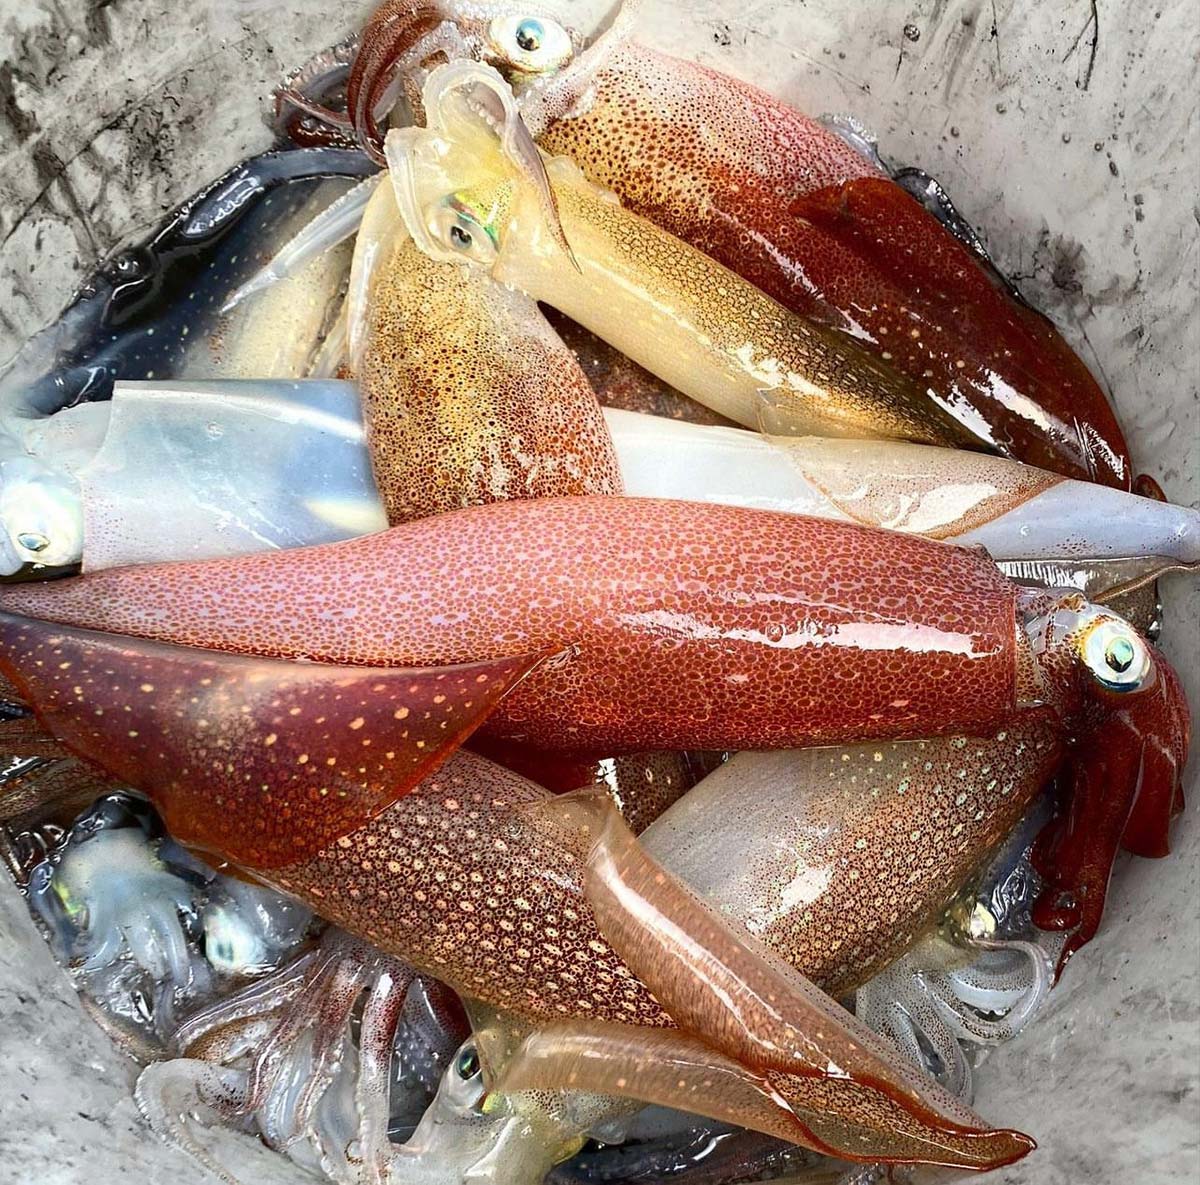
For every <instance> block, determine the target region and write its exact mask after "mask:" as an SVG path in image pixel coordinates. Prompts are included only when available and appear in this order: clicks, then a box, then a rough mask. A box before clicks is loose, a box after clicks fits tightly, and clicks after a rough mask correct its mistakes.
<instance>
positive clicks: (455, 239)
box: [450, 226, 472, 247]
mask: <svg viewBox="0 0 1200 1185" xmlns="http://www.w3.org/2000/svg"><path fill="white" fill-rule="evenodd" d="M450 241H451V242H452V243H453V244H454V245H455V246H456V247H469V246H470V245H471V242H472V240H471V232H470V231H466V230H463V228H462V227H461V226H452V227H451V228H450Z"/></svg>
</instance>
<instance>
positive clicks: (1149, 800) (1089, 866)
mask: <svg viewBox="0 0 1200 1185" xmlns="http://www.w3.org/2000/svg"><path fill="white" fill-rule="evenodd" d="M1027 607H1028V608H1029V610H1030V611H1029V612H1028V613H1027V614H1026V620H1025V628H1026V633H1027V636H1028V637H1029V639H1030V643H1031V647H1032V650H1033V653H1034V654H1035V655H1036V670H1037V676H1036V678H1037V680H1038V681H1039V682H1040V683H1041V687H1040V688H1037V687H1034V688H1031V689H1030V693H1031V694H1032V695H1033V696H1034V697H1035V698H1038V699H1040V700H1042V702H1047V703H1049V704H1051V705H1052V706H1054V707H1055V708H1056V709H1057V710H1058V711H1059V712H1060V713H1061V714H1062V716H1063V718H1064V721H1066V722H1069V724H1070V726H1071V730H1072V733H1073V740H1074V745H1073V749H1074V755H1073V759H1072V761H1071V762H1070V764H1069V768H1068V771H1067V773H1066V783H1067V784H1066V796H1065V800H1064V805H1063V808H1062V809H1061V811H1060V812H1059V814H1058V817H1057V818H1056V819H1055V820H1054V821H1053V822H1052V823H1051V824H1050V825H1049V826H1048V828H1047V829H1046V830H1045V831H1044V832H1043V834H1042V835H1041V836H1040V838H1039V841H1038V844H1037V846H1036V849H1035V865H1036V866H1037V868H1038V871H1039V873H1040V874H1041V875H1042V876H1043V877H1044V878H1045V881H1046V884H1045V889H1044V891H1043V893H1042V895H1041V897H1040V898H1039V900H1038V902H1037V903H1036V905H1035V908H1034V921H1035V922H1036V923H1037V924H1038V925H1039V926H1041V927H1042V928H1043V929H1048V930H1064V931H1071V936H1070V938H1069V939H1068V940H1067V942H1066V945H1065V946H1064V948H1063V951H1062V954H1061V956H1060V959H1059V964H1058V970H1059V973H1060V974H1061V972H1062V969H1063V967H1064V966H1065V964H1066V962H1067V960H1068V959H1070V957H1071V956H1072V955H1073V954H1074V953H1075V951H1077V950H1078V949H1079V948H1080V947H1081V946H1083V945H1084V944H1085V943H1087V942H1089V941H1090V940H1091V939H1092V938H1093V937H1094V936H1095V934H1096V932H1097V930H1098V928H1099V925H1100V919H1101V916H1102V914H1103V911H1104V899H1105V896H1106V893H1107V890H1108V881H1109V876H1110V874H1111V872H1112V866H1113V862H1114V860H1115V859H1116V854H1117V851H1118V849H1119V848H1120V847H1121V846H1122V845H1124V847H1126V848H1127V849H1128V850H1129V851H1131V852H1133V853H1135V854H1137V855H1140V856H1165V855H1166V854H1167V852H1168V851H1169V843H1168V834H1169V828H1170V824H1171V821H1172V820H1173V819H1174V818H1175V816H1176V815H1178V814H1179V813H1180V812H1181V811H1182V810H1183V791H1182V785H1181V782H1182V774H1183V767H1184V765H1185V764H1186V762H1187V755H1188V748H1189V744H1190V740H1191V724H1190V719H1189V714H1188V705H1187V700H1186V697H1185V695H1184V691H1183V687H1182V685H1181V683H1180V681H1179V677H1178V675H1176V673H1175V671H1174V670H1173V669H1172V667H1171V665H1170V663H1168V662H1167V660H1166V658H1165V657H1164V656H1163V655H1162V653H1161V652H1160V651H1158V650H1157V649H1156V648H1155V647H1154V646H1153V645H1151V644H1150V643H1149V642H1147V641H1146V640H1145V639H1144V638H1143V637H1142V636H1141V635H1140V634H1139V633H1138V632H1137V631H1136V630H1135V629H1134V628H1133V627H1132V626H1131V625H1129V624H1128V623H1127V622H1126V621H1124V620H1123V619H1122V618H1120V617H1118V616H1117V615H1116V614H1115V613H1112V612H1111V611H1109V610H1106V609H1102V608H1097V607H1095V606H1091V605H1088V604H1087V602H1086V601H1085V600H1084V599H1083V597H1082V596H1080V595H1079V594H1066V595H1063V596H1060V597H1058V598H1057V599H1055V598H1052V597H1047V596H1045V595H1044V594H1037V593H1030V594H1029V599H1028V602H1027Z"/></svg>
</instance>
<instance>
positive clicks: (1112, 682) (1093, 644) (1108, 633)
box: [1080, 617, 1152, 691]
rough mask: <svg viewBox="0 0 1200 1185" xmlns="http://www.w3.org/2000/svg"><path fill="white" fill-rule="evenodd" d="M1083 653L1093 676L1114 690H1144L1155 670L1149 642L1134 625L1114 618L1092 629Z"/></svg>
mask: <svg viewBox="0 0 1200 1185" xmlns="http://www.w3.org/2000/svg"><path fill="white" fill-rule="evenodd" d="M1080 650H1081V653H1082V656H1083V661H1084V663H1085V664H1086V666H1087V668H1088V670H1089V671H1091V673H1092V677H1093V678H1094V679H1096V681H1097V682H1098V683H1100V684H1101V685H1102V686H1104V687H1107V688H1108V689H1109V690H1110V691H1140V690H1141V689H1142V687H1144V686H1145V684H1146V680H1147V678H1148V677H1149V675H1150V672H1151V669H1152V660H1151V657H1150V651H1149V649H1148V648H1147V646H1146V643H1145V642H1143V641H1142V639H1141V638H1140V637H1139V636H1138V634H1137V633H1136V631H1135V630H1134V629H1133V627H1132V626H1130V625H1127V624H1126V623H1125V622H1123V621H1118V620H1116V619H1115V618H1112V617H1101V618H1100V619H1099V620H1097V621H1096V622H1095V623H1094V624H1093V625H1092V626H1090V627H1089V628H1088V630H1087V632H1086V633H1085V634H1084V635H1083V638H1082V641H1081V645H1080Z"/></svg>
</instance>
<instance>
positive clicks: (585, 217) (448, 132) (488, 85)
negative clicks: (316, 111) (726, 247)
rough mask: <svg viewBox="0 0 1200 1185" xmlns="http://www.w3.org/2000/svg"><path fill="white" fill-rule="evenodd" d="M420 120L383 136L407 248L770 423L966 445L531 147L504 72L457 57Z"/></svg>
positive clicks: (815, 329) (696, 394) (913, 395)
mask: <svg viewBox="0 0 1200 1185" xmlns="http://www.w3.org/2000/svg"><path fill="white" fill-rule="evenodd" d="M424 106H425V111H426V118H427V120H428V126H427V127H425V128H404V129H398V130H394V131H392V132H390V133H389V135H388V139H387V145H386V152H387V158H388V164H389V168H390V173H391V180H392V183H393V186H394V189H395V193H396V197H397V201H398V203H399V206H400V210H401V213H402V214H403V216H404V220H405V222H406V224H407V226H408V229H409V231H410V232H411V233H412V235H413V238H414V240H415V242H416V243H417V245H418V246H419V247H420V248H421V249H422V250H423V251H425V252H426V253H427V254H428V255H430V256H431V257H432V258H436V259H439V260H442V261H444V262H460V263H462V262H468V263H474V264H476V265H478V266H481V267H484V268H486V269H488V270H489V271H490V272H491V274H492V275H493V276H494V277H495V278H496V279H497V280H500V281H501V282H503V283H505V284H511V285H512V286H514V287H516V288H519V289H521V290H523V291H524V292H526V293H528V294H529V295H530V296H532V297H533V298H534V299H536V300H540V301H544V302H545V303H547V304H550V305H552V306H554V307H555V308H557V309H559V310H560V311H561V312H563V313H565V314H566V315H567V316H569V317H571V318H572V319H573V320H575V321H577V322H579V323H580V324H581V325H583V326H585V327H586V328H587V329H589V330H591V331H593V332H594V333H596V334H597V335H598V336H599V337H601V338H603V339H604V340H605V341H607V342H608V343H609V344H610V345H612V346H614V347H616V348H617V349H618V350H620V351H621V352H622V353H624V354H626V355H627V356H628V357H629V358H631V359H633V360H634V361H635V362H637V363H639V364H641V365H642V366H645V367H646V368H647V369H648V370H650V371H651V372H652V373H654V374H655V375H657V376H658V377H659V378H660V379H662V380H663V381H665V382H667V383H669V384H671V385H672V386H673V387H676V388H677V389H679V390H680V391H682V392H683V393H684V394H685V395H689V396H691V397H692V398H693V399H695V400H697V401H698V402H700V403H702V404H704V405H705V406H707V407H709V408H711V409H713V410H714V411H716V412H718V413H719V414H721V415H723V416H726V417H728V418H729V419H732V420H736V421H737V422H739V423H741V424H745V425H749V426H752V427H753V426H758V425H759V424H760V422H761V421H762V418H763V415H764V410H766V411H768V412H769V417H770V422H771V424H772V425H773V427H774V428H775V430H777V431H787V432H789V433H795V434H801V433H818V434H822V435H832V436H851V437H889V438H895V439H902V440H910V441H918V442H923V443H927V444H943V445H950V444H962V443H966V439H967V438H966V437H965V435H964V433H963V432H962V430H961V429H960V428H959V427H958V426H957V425H956V424H955V423H954V422H953V421H951V420H950V419H949V418H948V417H947V416H946V415H945V414H944V413H943V412H942V411H941V410H940V409H939V408H938V407H937V405H936V404H935V403H934V402H933V400H932V399H931V398H930V397H929V394H928V392H924V391H922V390H921V389H920V388H919V387H918V386H916V385H915V384H913V383H911V382H910V381H908V380H906V379H904V378H901V377H900V376H898V375H896V374H894V373H892V372H890V371H889V370H888V369H887V368H886V367H884V366H882V365H881V364H879V363H878V362H876V361H875V360H874V359H872V358H871V357H870V356H869V355H868V354H867V353H866V352H865V351H862V350H859V349H858V348H857V347H856V346H855V345H854V343H852V342H848V341H846V340H845V339H844V338H841V337H838V336H837V335H836V334H833V333H831V332H829V331H826V330H824V329H822V328H821V327H819V326H816V325H814V324H812V323H810V322H808V321H806V320H804V319H802V318H800V317H798V316H796V315H795V314H793V313H791V312H789V311H788V310H787V309H785V308H784V307H783V306H782V305H780V304H778V303H777V302H775V301H774V300H772V299H771V298H770V297H768V296H766V295H765V294H763V293H762V292H760V291H759V290H758V289H757V288H755V287H754V286H753V285H751V284H749V283H747V282H746V281H745V280H743V279H741V278H740V277H738V276H737V275H735V274H734V273H733V272H731V271H729V270H728V269H726V268H724V267H722V266H721V265H720V264H718V263H716V262H715V261H714V260H712V259H710V258H709V257H708V256H706V255H704V254H703V253H702V252H700V251H698V250H696V249H695V248H693V247H690V246H689V245H687V244H686V243H684V242H682V241H681V240H678V239H676V238H674V237H673V236H671V235H670V234H668V233H666V232H665V231H663V230H661V229H660V228H658V227H657V226H655V225H654V224H653V223H651V222H648V221H647V220H645V219H643V218H640V217H638V216H636V215H634V214H632V213H630V212H629V211H628V210H625V209H624V208H623V207H622V206H621V204H620V202H619V201H618V200H617V199H616V198H615V196H613V195H612V194H609V193H607V192H605V191H603V190H600V189H598V188H597V187H595V186H593V185H592V184H590V183H589V182H588V181H587V180H586V179H585V178H584V177H583V175H582V173H580V172H579V170H578V169H577V168H575V166H574V165H572V164H571V163H570V162H569V161H566V160H564V159H550V160H543V158H542V157H541V155H540V154H539V152H538V150H537V148H536V146H535V145H534V143H533V141H532V139H531V138H530V137H529V134H528V132H527V130H526V129H525V128H524V125H523V123H522V122H521V119H520V115H519V113H518V110H517V107H516V103H515V101H514V99H513V97H512V93H511V91H510V90H509V87H508V84H507V83H506V82H505V81H504V80H503V79H502V78H501V76H500V75H499V74H498V73H497V72H496V71H494V70H492V69H491V68H490V67H487V66H480V65H476V64H473V63H466V62H457V63H454V64H451V65H448V66H444V67H441V68H439V69H437V70H435V71H434V72H433V73H432V74H431V75H430V77H429V80H428V82H427V83H426V86H425V90H424Z"/></svg>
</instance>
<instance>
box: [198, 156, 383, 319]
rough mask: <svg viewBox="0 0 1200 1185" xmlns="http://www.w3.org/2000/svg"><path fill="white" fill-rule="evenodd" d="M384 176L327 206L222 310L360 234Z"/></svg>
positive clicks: (370, 179) (376, 176)
mask: <svg viewBox="0 0 1200 1185" xmlns="http://www.w3.org/2000/svg"><path fill="white" fill-rule="evenodd" d="M382 179H383V174H381V173H376V174H374V175H373V176H371V177H367V178H365V179H364V180H362V181H359V182H358V183H357V184H356V185H354V186H352V187H351V188H350V189H348V190H347V191H346V192H345V193H344V194H342V196H341V197H340V198H338V199H337V200H336V201H334V202H331V203H330V204H329V205H328V206H326V207H325V209H324V210H322V211H321V213H320V214H318V215H317V216H316V217H315V218H314V219H313V220H312V221H311V222H310V223H308V225H307V226H305V227H304V228H303V229H302V230H301V231H300V233H299V234H298V235H296V237H295V238H293V239H291V240H289V241H288V242H287V243H285V244H284V245H283V246H282V247H281V248H280V249H279V250H278V251H277V252H276V253H275V255H274V256H273V257H272V258H271V260H270V261H269V262H268V263H267V264H266V266H265V267H263V268H261V269H260V270H259V271H257V272H255V273H254V275H252V276H251V277H250V278H249V279H248V280H247V281H246V282H245V283H244V284H242V285H241V287H240V288H238V289H237V290H236V291H234V292H233V294H232V295H231V296H230V297H229V299H228V300H227V301H226V302H225V304H224V306H223V307H222V309H221V312H222V313H228V312H231V311H232V310H233V309H234V308H236V307H237V306H238V305H239V304H241V303H242V302H243V301H244V300H248V299H249V298H250V297H252V296H255V295H257V294H258V293H259V292H264V291H266V289H268V288H270V287H271V286H272V285H274V284H277V283H279V281H280V280H286V279H287V278H288V277H289V276H294V275H295V274H296V273H297V272H299V271H300V270H301V269H302V268H304V267H306V266H307V265H308V264H309V263H311V262H312V261H313V260H314V259H317V258H319V257H320V256H322V255H324V254H325V253H326V252H327V251H332V250H333V248H334V247H336V246H338V245H339V244H340V243H344V242H345V241H346V240H347V239H349V238H351V237H353V236H354V235H355V234H357V233H358V228H359V225H360V224H361V223H362V218H363V213H364V211H365V210H366V208H367V204H368V203H369V202H370V200H371V195H372V194H374V192H375V190H376V188H378V186H379V183H380V181H381V180H382Z"/></svg>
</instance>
